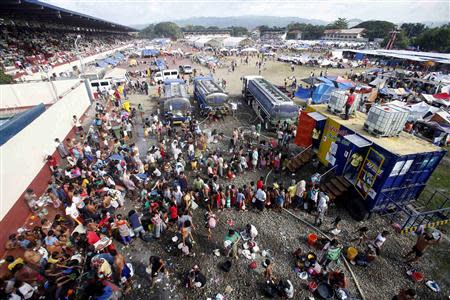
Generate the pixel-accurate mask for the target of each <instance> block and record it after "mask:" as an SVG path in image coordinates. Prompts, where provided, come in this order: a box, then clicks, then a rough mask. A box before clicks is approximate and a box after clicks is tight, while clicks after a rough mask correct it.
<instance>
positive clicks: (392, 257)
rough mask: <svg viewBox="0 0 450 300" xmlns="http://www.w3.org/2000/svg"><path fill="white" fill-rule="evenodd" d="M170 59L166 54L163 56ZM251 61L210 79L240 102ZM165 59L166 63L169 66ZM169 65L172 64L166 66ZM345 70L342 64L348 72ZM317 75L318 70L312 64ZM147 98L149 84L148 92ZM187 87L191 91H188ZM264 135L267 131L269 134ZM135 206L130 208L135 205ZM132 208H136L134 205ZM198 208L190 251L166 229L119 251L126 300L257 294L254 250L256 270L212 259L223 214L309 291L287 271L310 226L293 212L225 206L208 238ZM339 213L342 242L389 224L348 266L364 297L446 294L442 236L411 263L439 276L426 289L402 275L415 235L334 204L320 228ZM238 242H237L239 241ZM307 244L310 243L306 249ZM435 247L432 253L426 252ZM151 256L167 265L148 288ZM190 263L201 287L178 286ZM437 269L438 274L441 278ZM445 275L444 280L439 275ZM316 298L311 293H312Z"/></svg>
mask: <svg viewBox="0 0 450 300" xmlns="http://www.w3.org/2000/svg"><path fill="white" fill-rule="evenodd" d="M170 61H171V60H170ZM255 61H256V60H255V59H253V60H251V61H250V63H249V65H248V66H247V65H241V64H240V60H239V59H238V67H237V69H236V71H235V72H233V73H231V72H228V70H227V69H226V68H224V69H218V70H217V71H216V74H214V77H215V78H217V79H222V78H225V80H226V81H227V91H228V92H229V93H230V95H231V96H232V98H233V99H235V100H239V95H240V92H241V81H240V78H241V77H242V76H245V75H256V74H258V70H257V68H256V67H255ZM181 63H188V61H187V60H183V61H177V62H176V65H177V66H178V65H179V64H181ZM171 64H172V63H170V65H171ZM170 67H173V65H172V66H170ZM193 67H194V68H197V69H198V70H202V71H200V72H204V73H205V74H206V73H207V70H206V69H205V68H204V67H201V66H198V65H193ZM347 71H348V70H347ZM310 72H311V68H306V67H300V66H296V68H295V72H294V73H293V74H295V76H296V77H297V80H299V79H300V78H303V77H307V76H309V73H310ZM315 72H316V75H317V73H318V72H319V73H320V70H319V71H318V70H315ZM345 72H346V70H330V71H329V72H328V74H330V75H338V74H343V73H345ZM262 75H263V76H264V77H266V78H267V79H268V80H269V81H271V82H273V83H275V84H280V85H282V84H283V80H284V78H286V77H288V76H291V75H292V73H291V71H290V68H289V65H288V64H285V63H279V62H274V61H268V62H267V64H266V69H265V70H263V71H262ZM151 92H152V95H153V96H154V95H155V94H156V93H155V90H154V89H152V90H151ZM191 92H192V89H191ZM130 101H131V103H132V104H133V105H137V104H138V103H141V104H142V105H143V107H144V110H145V112H146V114H150V113H151V112H154V111H155V110H156V105H157V100H156V99H155V98H154V97H148V96H143V95H130ZM253 116H254V114H253V113H252V112H251V111H250V110H249V109H248V108H247V107H246V106H245V104H240V108H239V109H238V115H237V117H236V118H232V117H227V119H226V120H225V121H224V122H222V123H212V124H209V123H208V122H205V123H203V124H202V129H216V130H217V131H218V132H223V133H224V134H225V135H230V133H231V131H232V129H233V128H235V127H241V128H246V127H248V126H250V125H251V123H252V121H254V118H253ZM141 126H142V124H139V123H138V124H136V126H135V130H136V132H137V137H136V142H137V144H138V145H139V148H140V152H141V154H143V155H144V154H145V152H146V150H147V147H148V145H150V144H152V143H153V142H154V141H152V140H145V139H144V137H143V132H142V127H141ZM269 135H270V134H269ZM215 147H219V148H221V147H222V148H223V147H225V145H224V144H221V143H219V144H216V145H215ZM291 150H292V151H293V152H294V151H299V149H298V148H297V147H296V146H292V147H291ZM268 171H269V170H265V171H260V172H256V173H253V172H249V173H246V174H243V175H240V176H238V177H236V178H235V179H234V180H233V182H230V184H235V185H237V186H242V185H243V184H248V183H249V182H250V181H251V180H256V179H257V178H259V176H264V177H266V175H267V173H268ZM315 172H321V173H323V172H324V170H323V169H322V168H321V167H319V169H316V168H314V167H313V166H312V165H306V166H305V167H303V168H302V169H301V170H300V171H298V172H297V173H296V174H283V175H279V174H272V173H271V174H269V176H267V184H269V185H270V184H272V182H273V181H274V179H278V180H281V181H284V182H288V181H290V179H291V178H295V179H297V180H298V179H306V178H308V177H309V176H310V175H311V174H313V173H315ZM132 206H134V205H133V204H132V203H129V206H128V207H127V208H126V209H127V210H128V209H131V208H132ZM134 207H135V206H134ZM136 208H138V209H139V207H136ZM204 212H205V210H204V208H202V207H200V208H198V209H197V210H195V211H194V217H193V220H194V224H195V225H196V227H197V228H196V230H195V231H194V239H195V241H196V244H195V245H194V252H195V253H196V256H195V257H181V256H180V253H179V252H180V251H179V250H178V249H176V248H175V245H173V243H172V242H171V238H172V237H173V236H174V235H175V234H174V231H173V230H169V231H168V232H166V233H165V234H164V236H163V238H162V239H161V240H157V241H156V240H155V241H151V242H148V243H144V242H142V241H140V240H137V241H135V242H134V243H133V245H132V246H131V247H130V248H127V249H123V250H122V249H121V246H119V250H121V251H123V252H124V253H125V254H126V257H127V260H128V261H130V262H132V264H133V265H134V267H135V270H136V273H137V276H135V288H134V290H133V292H132V294H131V295H130V296H129V297H127V298H129V299H208V298H211V299H214V297H215V295H216V294H217V293H221V294H223V295H224V296H225V297H226V299H252V298H253V299H261V298H263V295H262V293H261V289H260V285H261V284H263V283H264V278H263V275H262V272H263V269H262V267H261V263H260V262H262V260H263V258H262V257H261V256H260V255H258V256H257V257H256V259H255V260H256V261H257V262H258V268H257V269H256V270H250V269H249V268H248V265H249V263H250V262H251V261H250V260H247V259H246V258H245V257H243V256H240V258H239V260H237V261H235V260H234V261H233V266H232V269H231V271H230V272H229V273H225V272H223V271H221V270H220V269H219V265H220V264H221V263H222V262H224V261H225V258H224V257H223V255H222V256H220V257H217V256H215V255H213V253H212V252H213V250H214V249H222V247H223V246H222V243H223V242H222V241H223V238H224V236H225V234H226V232H227V230H228V228H229V227H230V226H229V225H228V223H229V222H227V221H229V220H233V221H234V222H235V226H234V227H235V228H237V229H241V228H243V227H244V226H245V224H247V223H251V224H253V225H255V226H256V227H257V229H258V231H259V236H258V237H257V239H256V241H257V243H258V245H259V247H260V248H261V249H265V250H267V249H270V250H272V252H273V258H274V262H275V266H274V275H275V277H276V278H277V279H282V278H285V279H290V280H291V282H292V283H293V285H294V288H295V295H294V299H305V298H307V297H308V296H312V295H311V293H310V292H309V291H308V290H307V289H306V284H307V282H306V281H303V280H301V279H300V278H298V277H297V276H296V274H295V273H294V270H293V267H294V261H293V259H292V256H291V252H292V251H294V250H295V249H297V248H298V247H301V248H302V249H303V250H305V251H306V250H309V247H308V245H307V243H306V236H307V234H309V233H312V232H314V231H313V229H311V228H308V227H306V226H305V225H303V224H302V223H300V222H299V221H298V220H297V219H295V218H294V217H293V216H291V215H289V214H287V213H285V212H282V213H280V212H275V211H268V210H265V211H264V212H262V213H256V212H254V211H246V212H237V211H235V210H225V211H221V212H217V213H216V214H217V216H218V218H219V223H218V226H217V228H216V229H215V230H214V231H213V239H212V240H207V238H206V235H207V233H206V229H205V228H204V218H203V214H204ZM294 213H295V214H296V215H298V216H299V217H301V218H303V219H305V220H307V221H309V222H314V217H313V216H311V215H308V214H306V213H303V212H294ZM338 215H339V216H340V217H341V218H342V219H343V221H342V228H343V232H342V233H341V234H340V236H339V237H338V238H339V239H340V241H341V242H342V243H343V244H346V245H348V244H349V241H350V240H351V238H353V237H355V234H354V232H355V230H356V229H357V228H359V227H361V226H367V227H369V229H370V236H371V237H374V236H376V234H377V233H378V232H381V231H382V230H385V229H387V230H390V231H391V232H392V234H391V236H389V238H388V240H387V242H386V243H385V245H384V246H383V253H382V255H381V257H378V259H377V260H376V261H375V262H374V263H372V264H371V265H370V266H368V267H366V268H363V267H358V266H352V270H353V271H354V273H355V275H356V278H357V280H358V281H359V284H360V285H361V288H362V290H363V292H364V295H365V298H366V299H367V300H378V299H380V300H383V299H391V298H392V296H393V295H395V294H396V293H397V292H398V291H399V290H400V289H401V288H405V287H415V288H416V289H417V291H418V293H419V299H444V298H445V297H446V295H448V291H449V286H450V285H449V282H448V276H447V277H446V276H445V274H440V273H439V272H440V268H439V266H440V265H441V264H444V263H447V264H448V249H449V247H448V242H445V243H441V244H440V245H438V246H435V248H436V249H435V251H440V252H439V253H440V255H437V254H436V255H433V256H431V255H430V253H427V254H425V255H424V257H423V258H422V259H421V260H420V261H419V262H418V263H416V265H415V266H414V267H415V268H416V269H418V270H420V271H422V272H423V273H424V274H425V278H426V280H428V279H432V280H433V279H435V280H438V278H439V281H438V283H439V284H440V286H441V289H442V291H443V292H441V293H439V294H435V293H434V292H432V291H431V290H429V289H428V288H427V287H426V286H425V285H424V283H416V284H415V283H413V282H412V280H411V279H410V278H409V277H408V276H407V275H406V271H407V270H408V269H409V267H408V266H407V265H406V264H405V263H404V259H403V258H402V255H403V254H405V253H406V252H408V251H409V249H410V248H411V247H412V245H413V244H414V241H415V237H414V236H412V235H398V234H396V233H393V230H392V229H391V226H390V224H389V223H388V222H387V221H386V220H384V219H383V218H381V217H379V216H377V215H373V216H372V217H371V219H369V220H366V221H364V222H362V223H356V222H355V221H353V220H352V219H351V218H350V216H349V215H348V214H347V213H346V212H345V210H343V209H341V208H339V207H331V208H330V209H329V212H328V215H327V216H326V220H325V222H324V225H323V226H322V229H324V230H325V229H327V228H329V227H330V224H331V222H332V220H334V218H335V217H336V216H338ZM240 248H242V243H241V247H240ZM311 250H314V249H311ZM433 253H434V252H433ZM151 255H159V256H161V257H162V258H163V259H165V260H166V261H167V263H168V269H169V271H170V275H169V278H165V277H162V278H159V280H160V281H159V282H157V284H156V285H155V287H154V288H151V287H150V284H149V280H148V275H146V273H145V267H146V265H147V262H148V259H149V257H150V256H151ZM195 264H197V265H199V267H200V268H201V270H202V272H203V273H204V274H205V276H206V277H207V280H208V282H207V284H206V287H205V288H203V289H201V290H187V289H186V288H185V287H184V286H183V284H182V280H183V275H184V274H185V272H187V271H188V270H189V269H190V268H191V267H192V266H194V265H195ZM338 267H339V268H341V269H343V270H344V271H345V272H346V275H347V276H348V277H349V281H350V287H349V291H350V292H351V294H352V295H353V296H354V297H355V298H356V299H360V295H359V294H358V291H357V290H356V287H355V284H354V281H353V280H352V279H351V277H350V274H349V272H348V270H347V269H346V268H345V266H344V265H343V262H341V263H340V264H339V266H338ZM442 275H443V276H442ZM445 279H446V280H445ZM316 299H317V298H316Z"/></svg>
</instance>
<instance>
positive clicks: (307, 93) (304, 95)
mask: <svg viewBox="0 0 450 300" xmlns="http://www.w3.org/2000/svg"><path fill="white" fill-rule="evenodd" d="M312 91H313V89H305V88H302V87H299V88H298V89H297V91H296V92H295V94H294V96H295V97H297V98H300V99H308V98H309V97H311V94H312Z"/></svg>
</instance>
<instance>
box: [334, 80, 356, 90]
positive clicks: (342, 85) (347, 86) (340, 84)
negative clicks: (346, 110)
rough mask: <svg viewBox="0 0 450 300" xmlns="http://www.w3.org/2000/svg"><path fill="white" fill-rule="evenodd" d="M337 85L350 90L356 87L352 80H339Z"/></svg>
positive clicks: (341, 88)
mask: <svg viewBox="0 0 450 300" xmlns="http://www.w3.org/2000/svg"><path fill="white" fill-rule="evenodd" d="M337 85H338V88H339V89H340V90H348V89H351V88H352V87H354V85H353V84H352V83H350V82H338V83H337Z"/></svg>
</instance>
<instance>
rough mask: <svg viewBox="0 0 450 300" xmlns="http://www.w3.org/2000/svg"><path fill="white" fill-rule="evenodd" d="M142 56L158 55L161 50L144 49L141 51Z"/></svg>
mask: <svg viewBox="0 0 450 300" xmlns="http://www.w3.org/2000/svg"><path fill="white" fill-rule="evenodd" d="M141 55H142V56H158V55H159V50H157V49H144V50H142V52H141Z"/></svg>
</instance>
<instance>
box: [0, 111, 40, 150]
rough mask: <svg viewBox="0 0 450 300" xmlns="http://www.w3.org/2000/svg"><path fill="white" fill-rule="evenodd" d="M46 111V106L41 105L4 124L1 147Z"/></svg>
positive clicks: (0, 129)
mask: <svg viewBox="0 0 450 300" xmlns="http://www.w3.org/2000/svg"><path fill="white" fill-rule="evenodd" d="M44 111H45V105H44V104H43V103H41V104H38V105H36V106H35V107H33V108H30V109H29V110H27V111H25V112H23V113H21V114H18V115H15V116H14V117H12V118H11V119H9V120H8V121H6V122H5V123H3V124H2V125H1V126H0V146H1V145H3V144H5V143H6V142H7V141H9V140H10V139H11V138H12V137H14V136H15V135H16V134H17V133H19V132H20V131H21V130H22V129H24V128H25V127H27V126H28V125H29V124H31V122H33V121H34V120H35V119H36V118H37V117H39V116H40V115H41V114H42V113H43V112H44Z"/></svg>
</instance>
